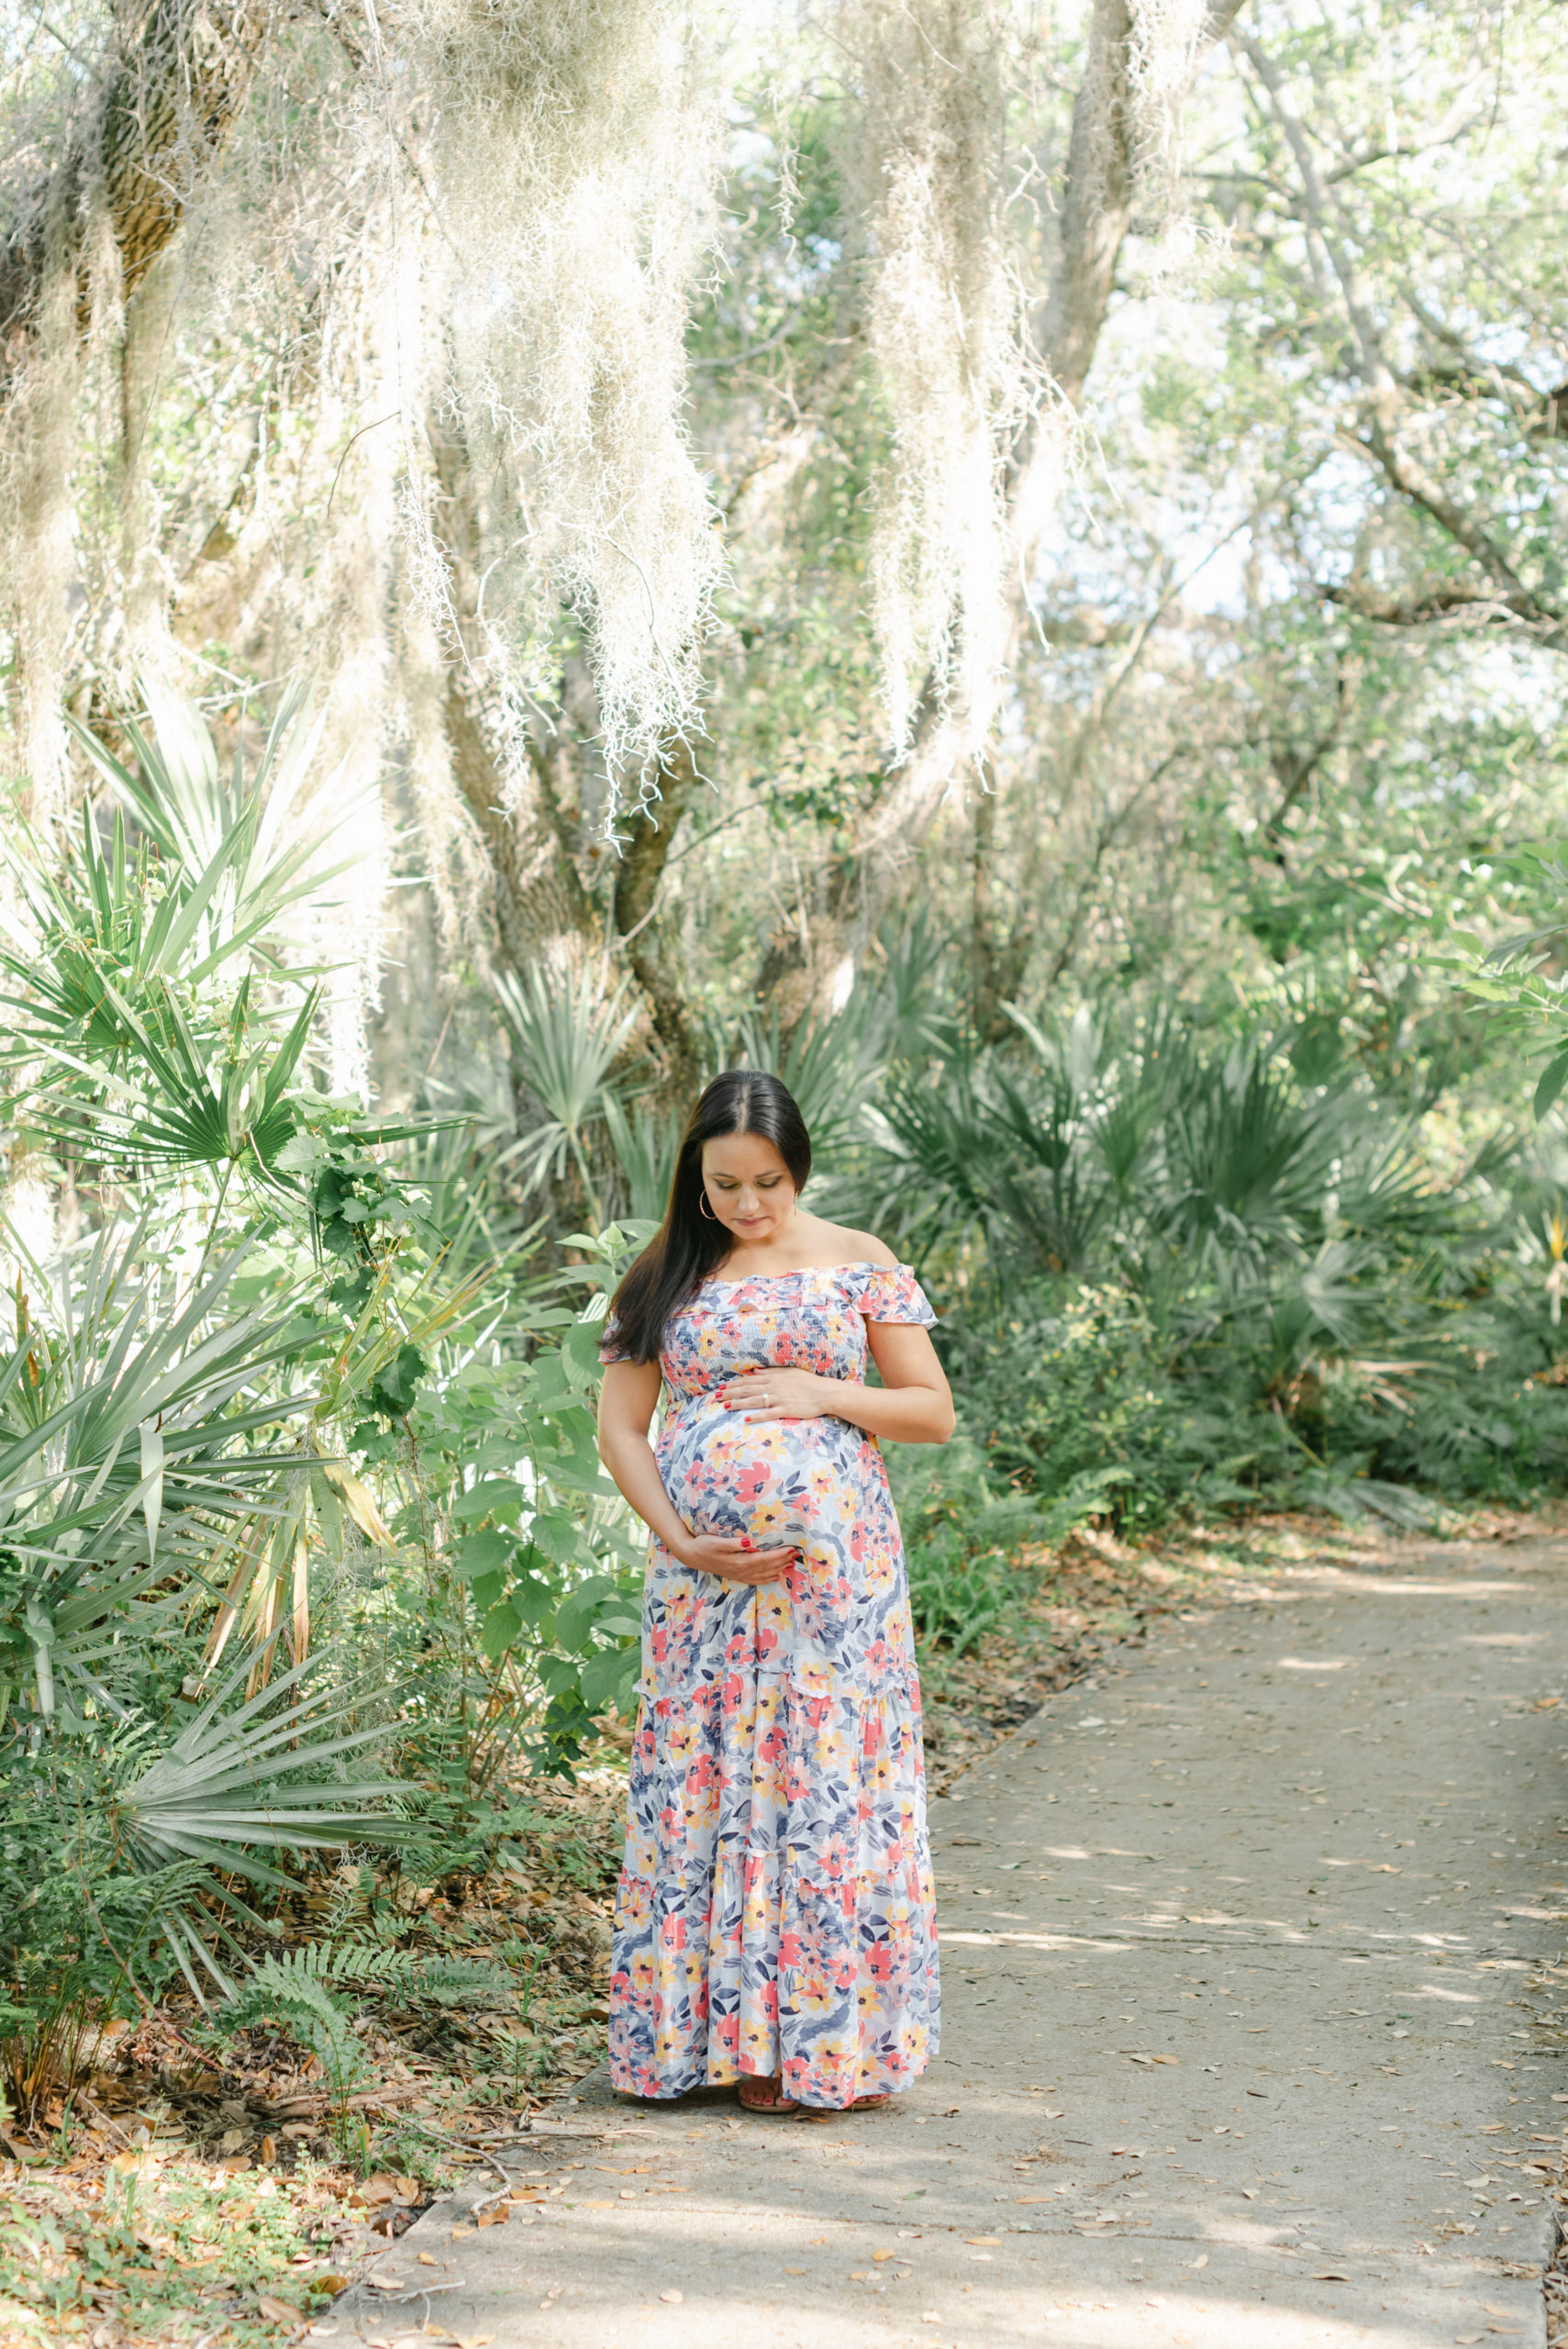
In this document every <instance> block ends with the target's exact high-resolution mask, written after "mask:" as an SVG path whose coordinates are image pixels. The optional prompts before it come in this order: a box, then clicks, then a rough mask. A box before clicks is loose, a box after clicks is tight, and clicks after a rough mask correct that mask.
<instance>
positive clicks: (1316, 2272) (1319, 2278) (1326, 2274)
mask: <svg viewBox="0 0 1568 2349" xmlns="http://www.w3.org/2000/svg"><path fill="white" fill-rule="evenodd" d="M1350 2280H1351V2279H1350V2277H1348V2276H1345V2275H1342V2274H1341V2273H1340V2269H1339V2268H1337V2267H1315V2268H1314V2269H1313V2271H1312V2281H1313V2282H1314V2283H1315V2284H1348V2283H1349V2282H1350Z"/></svg>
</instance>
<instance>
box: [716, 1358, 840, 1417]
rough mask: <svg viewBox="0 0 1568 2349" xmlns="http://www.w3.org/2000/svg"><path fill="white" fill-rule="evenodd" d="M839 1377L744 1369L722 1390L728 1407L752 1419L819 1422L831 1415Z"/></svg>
mask: <svg viewBox="0 0 1568 2349" xmlns="http://www.w3.org/2000/svg"><path fill="white" fill-rule="evenodd" d="M842 1384H843V1382H842V1381H841V1380H840V1379H837V1378H818V1377H817V1374H816V1372H815V1371H812V1370H742V1371H738V1372H737V1373H736V1375H735V1376H734V1377H733V1378H728V1379H726V1381H725V1383H724V1385H723V1386H721V1387H720V1388H719V1390H718V1397H719V1400H720V1402H721V1403H723V1405H724V1407H725V1408H726V1409H727V1410H729V1411H742V1412H744V1413H745V1415H746V1417H747V1419H822V1418H824V1417H825V1416H826V1415H828V1414H829V1413H831V1411H832V1408H833V1393H834V1389H835V1388H838V1389H840V1393H841V1391H842Z"/></svg>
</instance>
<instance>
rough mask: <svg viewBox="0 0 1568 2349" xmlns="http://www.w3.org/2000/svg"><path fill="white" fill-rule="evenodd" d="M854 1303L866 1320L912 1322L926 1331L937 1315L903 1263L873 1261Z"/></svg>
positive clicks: (913, 1276) (923, 1291)
mask: <svg viewBox="0 0 1568 2349" xmlns="http://www.w3.org/2000/svg"><path fill="white" fill-rule="evenodd" d="M856 1304H857V1306H858V1307H859V1309H860V1311H861V1312H862V1313H863V1314H864V1316H865V1318H866V1319H867V1320H868V1321H913V1322H916V1323H917V1324H918V1326H919V1327H920V1328H921V1329H923V1330H929V1328H930V1326H931V1324H932V1323H933V1322H934V1321H935V1319H936V1318H937V1317H936V1315H935V1313H934V1312H933V1311H932V1309H931V1302H930V1299H929V1297H927V1295H926V1292H925V1290H924V1289H923V1288H922V1287H921V1286H920V1284H919V1282H918V1281H917V1279H916V1278H915V1275H914V1274H913V1273H912V1272H911V1271H910V1269H909V1267H908V1265H907V1264H873V1265H872V1267H871V1269H870V1274H869V1276H868V1278H867V1280H866V1284H865V1286H864V1287H863V1288H862V1291H861V1293H860V1296H859V1297H858V1298H857V1299H856Z"/></svg>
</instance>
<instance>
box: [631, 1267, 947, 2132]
mask: <svg viewBox="0 0 1568 2349" xmlns="http://www.w3.org/2000/svg"><path fill="white" fill-rule="evenodd" d="M935 1319H936V1316H935V1314H934V1313H933V1312H932V1311H931V1308H930V1306H929V1304H928V1302H927V1300H926V1298H925V1297H924V1295H923V1294H922V1292H921V1289H920V1287H919V1285H918V1283H917V1281H916V1279H915V1276H914V1275H913V1273H911V1272H910V1271H909V1270H908V1269H907V1268H906V1266H904V1265H898V1266H896V1267H884V1266H882V1265H880V1264H839V1265H835V1266H833V1267H831V1268H830V1269H826V1270H824V1269H820V1268H817V1267H813V1268H811V1269H809V1270H807V1271H804V1272H795V1273H773V1274H757V1275H752V1276H751V1278H749V1279H746V1280H740V1281H723V1280H709V1281H706V1282H704V1283H703V1285H702V1286H701V1287H700V1288H698V1289H697V1291H696V1292H695V1295H694V1296H693V1297H692V1298H691V1299H690V1301H689V1302H688V1303H687V1304H686V1305H685V1306H684V1307H683V1308H681V1309H680V1310H679V1311H678V1312H677V1313H675V1314H674V1315H673V1317H672V1318H671V1320H670V1322H669V1324H668V1326H667V1328H666V1330H665V1333H664V1343H663V1348H662V1353H661V1355H660V1367H661V1369H662V1373H663V1377H664V1383H665V1386H666V1387H667V1389H668V1392H669V1408H668V1410H667V1412H666V1415H665V1418H664V1421H663V1425H662V1429H661V1431H660V1434H659V1437H658V1441H657V1444H656V1447H655V1449H656V1456H657V1458H658V1462H659V1468H660V1473H661V1475H662V1477H663V1480H664V1488H665V1490H666V1491H667V1492H668V1494H669V1496H670V1498H671V1500H672V1501H673V1503H674V1506H675V1508H676V1509H677V1510H678V1511H679V1513H680V1515H681V1517H682V1519H683V1520H684V1522H685V1523H686V1524H687V1525H688V1526H690V1527H691V1529H692V1531H694V1532H700V1533H722V1534H742V1533H744V1534H749V1535H750V1536H751V1540H752V1541H754V1542H757V1543H758V1545H759V1546H763V1545H766V1544H773V1543H784V1542H789V1543H794V1544H796V1545H798V1547H799V1549H800V1551H801V1553H802V1564H801V1565H800V1567H799V1568H798V1570H792V1572H791V1573H790V1575H789V1576H788V1579H787V1580H786V1581H783V1582H775V1583H767V1584H763V1585H762V1586H760V1587H756V1588H753V1587H751V1586H748V1585H743V1584H738V1583H728V1582H723V1581H721V1580H719V1579H718V1578H717V1576H716V1575H706V1574H701V1573H695V1574H694V1573H692V1572H691V1571H690V1570H689V1569H688V1568H686V1567H685V1566H683V1565H681V1564H679V1563H678V1561H677V1560H675V1559H674V1558H673V1557H672V1556H671V1554H670V1553H669V1552H668V1551H667V1550H666V1549H665V1548H664V1547H663V1545H662V1543H661V1542H657V1541H654V1542H651V1545H650V1551H649V1565H648V1580H647V1590H646V1598H645V1601H644V1607H643V1629H642V1677H641V1680H640V1683H639V1692H638V1693H639V1710H638V1721H637V1734H636V1739H635V1742H634V1745H633V1750H632V1756H631V1774H630V1787H629V1796H628V1820H627V1840H626V1856H625V1860H624V1863H623V1865H622V1869H621V1876H620V1883H619V1887H618V1892H617V1903H616V1925H615V1954H614V1965H613V1978H612V1986H611V1991H610V2029H609V2047H610V2073H611V2077H612V2078H613V2080H614V2082H615V2085H616V2087H618V2088H623V2089H628V2090H630V2091H631V2092H632V2093H633V2094H635V2095H638V2096H644V2097H674V2096H681V2095H683V2094H684V2092H685V2091H686V2090H687V2089H688V2088H694V2087H703V2086H704V2085H715V2084H718V2083H722V2082H728V2081H732V2080H735V2079H737V2078H739V2077H740V2076H741V2075H742V2074H744V2073H752V2074H756V2075H759V2076H764V2077H766V2076H771V2075H772V2074H773V2073H782V2074H783V2076H784V2087H785V2090H786V2091H787V2092H788V2093H789V2094H790V2095H792V2096H795V2097H796V2098H798V2099H800V2100H801V2101H802V2102H804V2103H807V2104H816V2105H828V2106H844V2105H848V2104H850V2103H851V2102H853V2100H854V2099H855V2098H857V2097H860V2096H873V2095H880V2094H883V2093H884V2092H887V2091H890V2090H895V2089H898V2088H903V2087H908V2085H909V2083H910V2082H911V2081H912V2080H913V2079H914V2078H915V2077H916V2076H917V2075H918V2074H919V2073H920V2072H922V2071H923V2070H924V2069H925V2067H926V2065H927V2064H928V2063H929V2060H930V2058H931V2057H932V2056H933V2055H934V2054H936V2052H937V2043H938V2028H939V2014H940V1998H939V1989H938V1976H937V1931H936V1909H935V1898H934V1888H933V1884H932V1878H931V1864H930V1853H929V1845H928V1842H927V1832H926V1794H925V1771H924V1763H923V1759H922V1755H921V1748H920V1690H919V1683H918V1680H917V1677H916V1672H915V1651H914V1634H913V1629H912V1625H911V1622H910V1615H909V1586H908V1578H907V1575H906V1571H905V1564H904V1549H903V1543H902V1541H901V1539H900V1536H899V1531H898V1519H897V1516H896V1514H895V1509H894V1506H893V1499H892V1496H891V1494H890V1493H889V1491H888V1485H887V1472H886V1469H885V1467H884V1464H883V1457H882V1449H881V1446H880V1445H879V1444H878V1442H877V1441H876V1439H875V1437H874V1436H870V1435H866V1434H863V1433H862V1431H861V1430H860V1429H858V1428H855V1427H851V1425H850V1423H849V1421H848V1420H846V1419H831V1418H821V1419H770V1420H762V1421H760V1422H757V1423H755V1424H749V1423H748V1421H747V1419H746V1418H745V1416H744V1415H743V1414H742V1413H741V1412H739V1411H731V1410H728V1409H727V1408H726V1407H725V1405H724V1404H723V1402H722V1401H721V1400H720V1399H719V1396H718V1393H717V1389H718V1388H720V1387H721V1386H723V1385H724V1383H725V1382H726V1380H728V1379H729V1378H732V1377H735V1376H737V1375H739V1374H740V1372H742V1371H746V1370H757V1369H767V1368H772V1367H777V1368H779V1369H784V1368H788V1369H795V1370H809V1371H815V1372H816V1373H817V1374H818V1375H821V1376H825V1377H829V1378H843V1379H851V1380H856V1381H858V1380H861V1379H862V1378H863V1376H864V1373H865V1359H866V1328H865V1325H866V1323H867V1322H868V1321H905V1322H918V1323H922V1324H929V1323H930V1322H932V1321H934V1320H935ZM602 1353H603V1358H604V1360H606V1362H613V1361H617V1360H622V1359H624V1356H623V1355H622V1353H621V1352H620V1350H619V1349H618V1347H617V1344H616V1341H615V1330H614V1325H613V1324H612V1325H611V1326H610V1328H609V1329H608V1330H607V1331H606V1343H605V1346H604V1348H603V1349H602Z"/></svg>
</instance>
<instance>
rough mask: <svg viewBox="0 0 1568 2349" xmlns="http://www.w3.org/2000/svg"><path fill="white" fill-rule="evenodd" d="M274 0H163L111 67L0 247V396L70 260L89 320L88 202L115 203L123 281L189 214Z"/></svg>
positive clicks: (240, 97)
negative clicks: (187, 195) (48, 292)
mask: <svg viewBox="0 0 1568 2349" xmlns="http://www.w3.org/2000/svg"><path fill="white" fill-rule="evenodd" d="M271 22H272V5H271V0H157V4H156V5H155V6H153V8H152V9H151V11H150V14H149V15H148V17H146V19H145V21H144V23H143V26H142V29H141V34H140V37H139V39H138V40H137V41H136V43H135V45H134V47H132V48H131V49H130V50H128V51H127V52H125V53H124V55H123V56H122V57H121V58H120V60H119V61H117V63H116V62H114V61H111V62H110V64H109V65H108V66H107V67H106V79H107V83H108V86H107V92H106V95H105V97H104V99H103V101H102V103H101V105H97V106H83V114H82V117H81V118H80V119H79V121H78V122H77V124H76V125H75V126H74V128H73V129H72V132H71V134H70V135H69V136H68V138H67V140H66V142H65V146H64V149H63V151H62V152H61V154H60V155H59V156H58V157H57V159H56V160H55V161H54V163H53V164H52V166H51V167H50V170H49V171H48V172H47V173H40V174H39V178H38V180H37V181H36V182H35V184H34V185H33V187H32V189H31V190H30V192H29V193H28V195H27V197H26V198H25V199H24V201H23V202H22V204H21V205H20V206H18V208H17V212H16V213H15V214H14V216H13V218H12V220H11V222H10V225H9V228H8V229H7V231H6V238H5V241H4V244H3V245H0V398H4V397H5V396H6V393H7V392H8V390H9V387H10V384H11V381H12V379H13V378H14V376H15V375H16V373H17V368H18V367H19V366H20V365H21V364H22V363H23V362H25V360H26V358H27V354H28V347H29V345H30V343H31V340H32V338H33V335H34V333H35V332H36V330H37V326H38V320H39V306H40V301H41V297H42V294H43V289H44V285H45V283H46V280H47V279H48V278H49V277H50V275H51V273H52V272H53V271H54V270H55V269H58V268H59V267H61V265H63V266H64V268H65V269H66V270H67V271H69V272H70V273H72V275H73V277H74V278H75V281H76V314H77V317H78V319H79V320H80V322H81V324H82V325H83V328H85V326H86V325H87V323H88V318H87V305H88V288H87V282H86V272H85V268H84V265H83V264H84V255H83V242H84V238H85V234H86V229H87V225H88V219H89V217H90V215H89V206H90V200H91V199H93V198H95V197H97V198H99V199H100V200H101V201H102V202H103V203H104V204H106V206H107V208H108V215H109V220H110V224H111V227H112V228H113V231H114V238H115V242H116V244H117V246H118V248H119V256H120V269H121V273H122V276H123V281H124V285H125V291H126V293H127V294H128V295H129V294H132V293H134V292H135V290H136V288H137V286H138V285H139V284H140V283H141V281H142V279H143V278H144V277H145V276H146V274H147V273H148V271H149V269H150V267H151V266H152V263H153V262H155V261H156V260H157V258H158V256H159V254H160V253H161V251H162V250H163V248H164V247H165V245H167V243H168V242H169V239H170V238H171V237H172V235H173V233H174V230H175V229H176V228H178V226H179V224H180V218H181V215H182V213H183V208H184V207H183V196H182V187H183V183H184V181H185V180H186V179H187V178H188V176H189V173H190V171H191V167H192V164H193V162H194V161H206V160H209V159H210V158H211V157H212V156H214V155H216V154H217V151H218V150H219V149H220V148H221V147H222V145H223V142H224V140H225V139H226V138H227V136H228V130H229V128H230V126H231V125H232V123H233V121H234V119H235V117H236V116H237V114H238V113H239V108H240V106H242V105H243V104H244V101H245V97H246V94H247V93H248V91H249V89H250V81H251V77H252V75H253V73H254V72H255V68H256V61H257V59H258V57H259V55H260V53H261V47H262V43H263V41H264V40H265V38H266V34H267V28H268V27H269V25H270V23H271Z"/></svg>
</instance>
